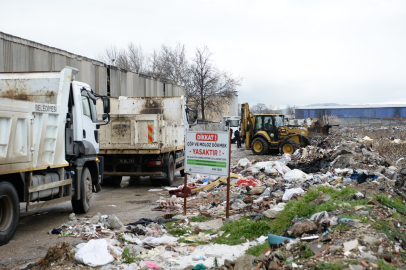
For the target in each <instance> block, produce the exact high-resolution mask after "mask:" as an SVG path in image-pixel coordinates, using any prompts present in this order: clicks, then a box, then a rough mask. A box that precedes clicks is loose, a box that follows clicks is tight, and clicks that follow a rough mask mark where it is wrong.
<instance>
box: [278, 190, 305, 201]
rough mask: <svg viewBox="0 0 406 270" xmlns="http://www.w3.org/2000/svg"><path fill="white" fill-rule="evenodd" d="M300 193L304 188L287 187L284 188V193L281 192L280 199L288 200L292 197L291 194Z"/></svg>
mask: <svg viewBox="0 0 406 270" xmlns="http://www.w3.org/2000/svg"><path fill="white" fill-rule="evenodd" d="M302 193H304V190H303V189H301V188H291V189H287V190H285V194H283V197H282V201H289V200H290V199H292V197H293V195H295V194H302Z"/></svg>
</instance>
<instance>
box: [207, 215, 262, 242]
mask: <svg viewBox="0 0 406 270" xmlns="http://www.w3.org/2000/svg"><path fill="white" fill-rule="evenodd" d="M268 221H269V219H266V218H265V219H262V220H259V221H254V220H252V219H249V218H248V217H243V218H241V219H240V220H238V221H235V222H232V223H229V224H227V225H224V226H223V227H221V229H220V230H222V231H225V233H224V234H223V235H222V236H220V237H218V238H216V239H215V240H214V243H216V244H226V245H238V244H241V243H244V242H245V241H246V239H250V238H252V237H254V238H258V237H260V236H263V235H267V234H268V233H269V224H268ZM227 236H228V237H227Z"/></svg>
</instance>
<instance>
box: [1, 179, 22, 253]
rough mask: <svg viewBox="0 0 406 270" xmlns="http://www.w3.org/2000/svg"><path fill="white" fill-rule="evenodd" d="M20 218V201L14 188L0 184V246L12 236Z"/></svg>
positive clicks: (4, 183) (5, 183)
mask: <svg viewBox="0 0 406 270" xmlns="http://www.w3.org/2000/svg"><path fill="white" fill-rule="evenodd" d="M19 218H20V201H19V199H18V194H17V191H16V189H15V188H14V186H13V185H12V184H10V183H8V182H0V246H2V245H5V244H7V243H8V242H9V241H10V240H11V239H12V238H13V236H14V233H15V232H16V229H17V224H18V220H19Z"/></svg>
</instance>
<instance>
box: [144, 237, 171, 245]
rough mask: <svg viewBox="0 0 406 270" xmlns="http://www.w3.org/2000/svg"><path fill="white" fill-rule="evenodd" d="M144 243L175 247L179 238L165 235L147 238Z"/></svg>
mask: <svg viewBox="0 0 406 270" xmlns="http://www.w3.org/2000/svg"><path fill="white" fill-rule="evenodd" d="M143 242H144V243H148V244H153V245H162V244H165V245H175V244H176V243H177V242H178V238H177V237H173V236H167V235H164V236H162V237H145V238H144V240H143Z"/></svg>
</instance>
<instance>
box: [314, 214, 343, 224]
mask: <svg viewBox="0 0 406 270" xmlns="http://www.w3.org/2000/svg"><path fill="white" fill-rule="evenodd" d="M310 220H311V221H314V222H315V223H316V224H317V225H320V224H321V223H322V222H323V221H325V220H328V221H329V222H330V226H336V225H337V224H338V218H337V217H336V216H330V215H329V214H328V213H327V212H326V211H323V212H319V213H316V214H313V215H312V216H311V217H310Z"/></svg>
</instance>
